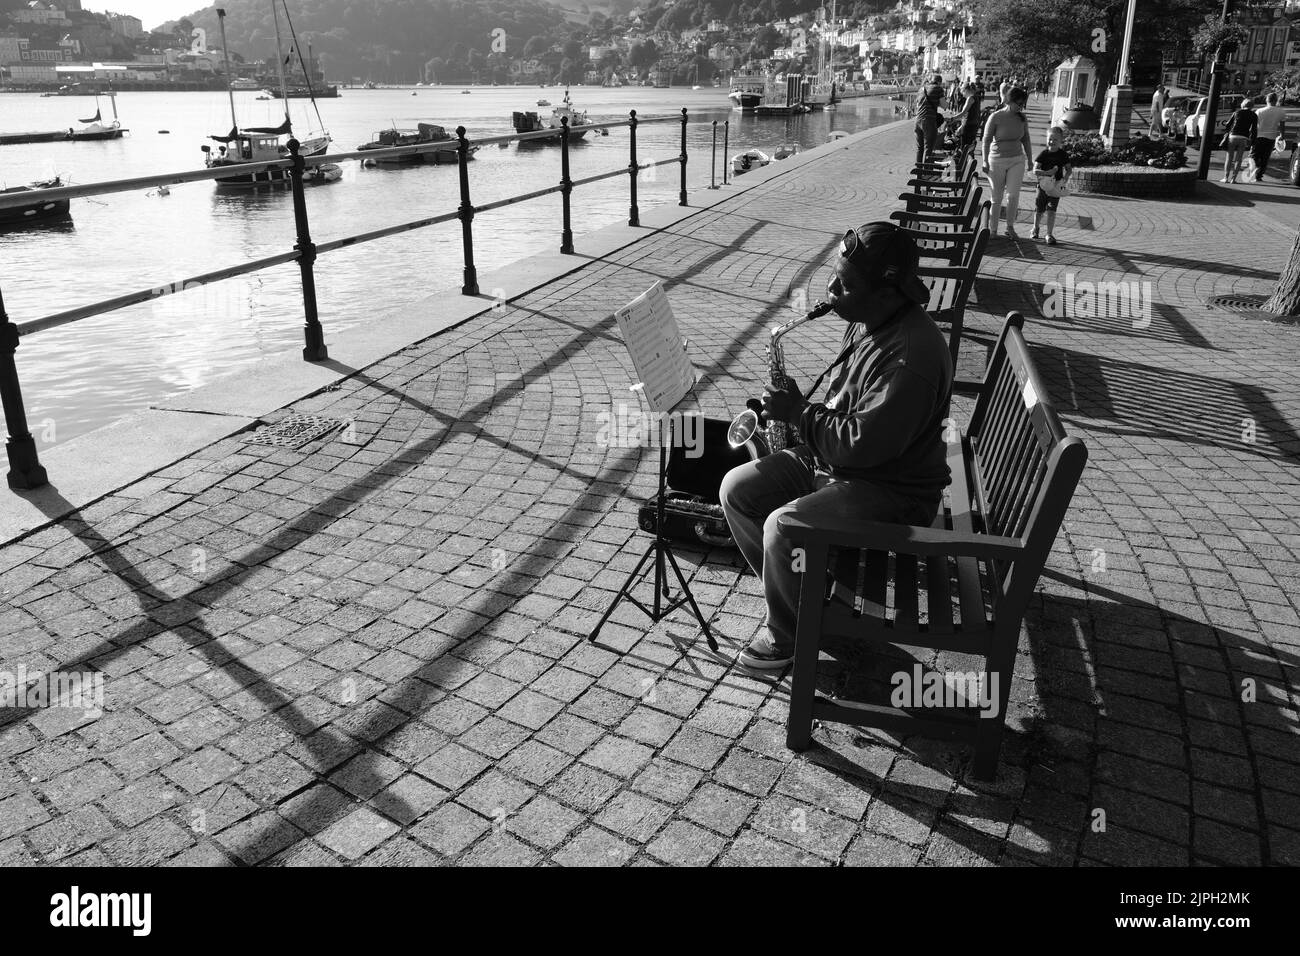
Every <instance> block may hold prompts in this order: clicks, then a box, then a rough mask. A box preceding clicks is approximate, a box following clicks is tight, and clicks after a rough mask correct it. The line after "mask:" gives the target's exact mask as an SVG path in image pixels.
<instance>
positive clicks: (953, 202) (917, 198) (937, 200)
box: [898, 193, 966, 207]
mask: <svg viewBox="0 0 1300 956" xmlns="http://www.w3.org/2000/svg"><path fill="white" fill-rule="evenodd" d="M898 198H899V199H901V200H902V201H903V202H922V203H933V204H935V205H940V206H958V207H960V206H961V205H963V204H964V203H965V202H966V197H965V196H923V195H921V194H920V193H899V196H898Z"/></svg>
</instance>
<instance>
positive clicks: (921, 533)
mask: <svg viewBox="0 0 1300 956" xmlns="http://www.w3.org/2000/svg"><path fill="white" fill-rule="evenodd" d="M776 523H777V527H779V528H780V529H781V532H782V533H783V534H784V535H785V536H786V537H787V538H789V539H790V541H792V542H793V543H794V544H795V545H796V546H799V547H805V548H816V549H821V548H831V547H840V548H861V549H862V550H865V551H893V552H895V553H897V554H913V555H919V556H928V555H953V556H956V557H970V558H984V559H986V560H991V559H998V560H1014V559H1015V558H1017V557H1019V556H1020V554H1021V552H1023V551H1024V548H1025V543H1024V541H1023V540H1022V539H1021V538H1008V537H1005V536H1003V535H996V534H973V533H970V532H965V531H948V530H945V529H942V528H922V527H920V526H919V525H910V524H887V523H885V522H883V521H849V520H845V519H837V520H836V521H835V524H834V525H813V524H809V523H808V522H807V521H805V520H804V519H802V518H798V517H796V516H794V515H791V514H784V515H781V517H779V518H777V519H776Z"/></svg>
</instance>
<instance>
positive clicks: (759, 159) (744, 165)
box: [731, 149, 772, 176]
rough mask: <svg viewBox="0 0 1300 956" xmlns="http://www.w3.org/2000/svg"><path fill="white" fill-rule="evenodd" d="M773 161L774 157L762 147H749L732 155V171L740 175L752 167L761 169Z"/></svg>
mask: <svg viewBox="0 0 1300 956" xmlns="http://www.w3.org/2000/svg"><path fill="white" fill-rule="evenodd" d="M771 161H772V157H771V156H769V155H767V153H765V152H763V151H762V150H761V149H747V150H745V151H744V152H743V153H737V154H736V155H735V156H732V157H731V171H732V173H734V174H735V175H737V176H739V175H740V174H741V173H747V172H749V171H750V170H751V169H761V168H762V167H764V166H766V165H767V164H768V163H770V162H771Z"/></svg>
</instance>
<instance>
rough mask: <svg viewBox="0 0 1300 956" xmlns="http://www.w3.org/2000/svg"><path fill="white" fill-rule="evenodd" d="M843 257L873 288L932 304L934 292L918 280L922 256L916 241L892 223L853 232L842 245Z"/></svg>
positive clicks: (847, 235)
mask: <svg viewBox="0 0 1300 956" xmlns="http://www.w3.org/2000/svg"><path fill="white" fill-rule="evenodd" d="M840 255H842V256H844V258H846V259H848V260H849V262H851V263H853V265H855V266H856V267H857V268H859V269H861V270H862V272H863V274H864V275H865V276H866V277H867V278H868V280H870V281H871V282H872V283H873V284H876V283H882V284H884V285H891V286H895V287H897V289H898V291H899V292H901V293H902V294H903V296H904V297H905V298H907V299H910V300H911V301H913V302H915V303H917V304H918V305H925V304H926V303H927V302H929V301H930V290H929V289H927V288H926V287H925V283H924V282H922V281H921V280H920V278H918V277H917V274H916V270H917V266H918V265H920V262H921V253H920V252H919V251H918V249H917V248H916V243H915V242H913V241H912V237H911V236H909V235H908V234H907V233H906V232H904V231H903V230H902V229H900V228H899V227H898V226H896V225H895V224H894V223H892V222H884V221H881V222H869V223H867V224H866V225H864V226H859V227H858V228H857V229H850V230H849V231H848V232H846V233H845V234H844V240H843V242H841V243H840Z"/></svg>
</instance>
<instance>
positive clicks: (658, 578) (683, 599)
mask: <svg viewBox="0 0 1300 956" xmlns="http://www.w3.org/2000/svg"><path fill="white" fill-rule="evenodd" d="M667 422H668V439H667V441H662V440H661V441H660V443H659V501H658V505H657V508H656V514H655V536H654V539H653V540H652V541H651V542H650V544H649V546H648V547H647V548H646V550H645V554H643V555H641V560H640V561H638V562H637V563H636V567H635V568H633V569H632V573H631V574H629V575H628V576H627V580H626V581H624V582H623V586H622V587H621V588H619V589H618V594H617V595H615V596H614V601H613V603H611V604H610V606H609V607H608V608H606V609H605V613H604V614H603V615H601V618H600V621H599V622H597V624H596V627H595V629H594V630H593V631H592V632H591V636H590V637H589V638H588V640H591V641H594V640H595V639H596V635H598V634H599V633H600V629H601V628H602V627H604V626H605V622H606V621H608V620H609V616H610V615H611V614H613V613H614V609H615V608H616V607H618V605H619V602H621V601H622V600H623V599H624V598H627V599H628V600H629V601H631V602H632V603H633V604H635V605H636V606H637V607H639V608H640V609H641V610H642V611H643V612H644V613H645V615H646V616H647V617H649V618H650V621H651V622H652V623H654V624H658V623H659V622H660V621H662V620H663V619H664V618H665V617H667V616H668V615H669V614H671V613H672V612H673V611H675V610H677V609H678V608H679V607H681V606H682V605H683V604H687V603H689V604H690V606H691V611H692V612H693V613H694V614H695V619H696V620H697V621H699V622H700V627H701V629H703V631H704V637H705V638H706V639H707V640H708V642H709V648H710V650H713V651H715V652H716V651H717V649H718V642H717V640H715V639H714V637H713V632H712V631H711V630H709V623H708V621H706V620H705V619H704V615H703V614H702V613H700V606H699V605H698V604H696V603H695V595H693V594H692V593H691V588H690V585H689V584H687V583H686V576H685V575H683V574H682V569H681V568H680V567H678V565H677V558H676V557H675V556H674V555H673V549H672V545H671V544H669V543H668V539H667V538H665V537H664V501H665V499H666V497H667V492H668V488H667V485H668V446H669V445H671V444H672V419H671V418H668V419H667ZM661 438H662V433H661ZM652 556H653V557H654V569H655V599H654V605H653V607H646V606H645V605H644V604H642V603H641V602H640V601H638V600H637V599H636V596H635V595H634V594H633V593H632V588H634V587H635V586H636V584H637V583H638V581H639V580H640V578H641V577H642V576H643V575H644V574H648V573H649V569H648V568H646V562H647V561H649V560H650V558H651V557H652ZM665 558H667V559H668V563H669V564H671V565H672V567H673V573H674V574H676V575H677V584H678V586H679V587H681V589H682V593H681V594H679V595H678V596H677V597H675V598H674V597H673V596H672V594H671V593H670V592H669V590H668V574H667V569H666V568H665V567H664V559H665ZM664 601H667V604H665V603H664Z"/></svg>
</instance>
